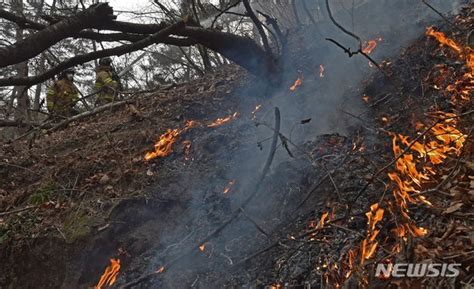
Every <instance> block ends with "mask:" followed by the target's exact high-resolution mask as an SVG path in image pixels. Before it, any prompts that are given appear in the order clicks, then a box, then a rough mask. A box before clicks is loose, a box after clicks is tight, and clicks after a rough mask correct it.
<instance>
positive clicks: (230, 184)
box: [224, 180, 235, 194]
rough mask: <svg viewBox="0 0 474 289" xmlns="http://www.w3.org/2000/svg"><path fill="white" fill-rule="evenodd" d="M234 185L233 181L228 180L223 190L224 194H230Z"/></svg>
mask: <svg viewBox="0 0 474 289" xmlns="http://www.w3.org/2000/svg"><path fill="white" fill-rule="evenodd" d="M234 184H235V180H230V181H229V183H228V184H227V186H226V187H225V188H224V194H227V193H228V192H230V190H231V189H232V187H233V186H234Z"/></svg>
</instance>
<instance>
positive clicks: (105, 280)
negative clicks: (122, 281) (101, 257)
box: [94, 259, 120, 289]
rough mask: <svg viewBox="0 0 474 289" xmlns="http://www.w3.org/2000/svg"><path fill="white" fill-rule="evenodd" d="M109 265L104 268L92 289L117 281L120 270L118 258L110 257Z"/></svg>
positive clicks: (99, 288)
mask: <svg viewBox="0 0 474 289" xmlns="http://www.w3.org/2000/svg"><path fill="white" fill-rule="evenodd" d="M110 263H111V264H110V265H109V266H107V268H105V271H104V274H102V276H101V277H100V280H99V282H98V283H97V285H96V286H95V287H94V289H102V288H105V287H104V286H112V285H113V284H114V283H115V281H117V276H118V273H119V271H120V259H110Z"/></svg>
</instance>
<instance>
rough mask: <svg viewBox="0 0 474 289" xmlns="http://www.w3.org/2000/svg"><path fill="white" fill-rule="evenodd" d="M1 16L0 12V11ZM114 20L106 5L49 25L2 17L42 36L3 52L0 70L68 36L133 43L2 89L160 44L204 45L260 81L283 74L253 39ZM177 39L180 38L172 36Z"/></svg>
mask: <svg viewBox="0 0 474 289" xmlns="http://www.w3.org/2000/svg"><path fill="white" fill-rule="evenodd" d="M0 12H2V11H1V10H0ZM3 12H4V11H3ZM114 17H115V16H114V15H113V10H112V8H111V7H109V6H108V5H107V4H97V5H93V6H91V7H90V8H88V9H86V10H84V11H82V12H80V13H78V14H77V15H75V16H72V17H70V18H65V19H63V20H61V21H59V22H57V23H54V24H52V25H50V26H43V24H41V23H36V22H33V21H31V20H27V19H25V18H24V17H20V16H15V15H13V14H12V13H0V18H4V19H7V20H10V21H12V22H15V23H17V24H18V25H23V26H24V25H28V26H29V27H32V29H38V32H36V33H34V34H32V35H31V36H30V37H27V38H25V39H23V40H21V41H18V42H17V43H14V44H12V45H10V46H7V47H5V48H1V49H0V67H5V66H8V65H11V64H15V63H20V62H22V61H25V60H28V59H30V58H33V57H35V56H36V55H38V54H39V53H41V52H42V51H44V50H45V49H47V48H49V47H50V46H52V45H54V44H56V43H57V42H58V41H60V40H62V39H65V38H68V37H74V38H84V39H94V40H97V41H118V40H127V41H130V42H131V43H129V44H124V45H121V46H118V47H115V48H110V49H104V50H101V51H95V52H91V53H86V54H82V55H77V56H74V57H72V58H70V59H68V60H66V61H63V62H61V63H59V64H58V65H56V66H55V67H53V68H51V69H49V70H47V71H46V72H44V73H43V74H40V75H35V76H30V77H8V78H1V79H0V87H1V86H20V85H23V86H30V85H34V84H38V83H41V82H43V81H45V80H47V79H49V78H51V77H53V76H54V75H55V74H57V73H59V72H61V71H63V70H64V69H67V68H70V67H73V66H76V65H80V64H83V63H86V62H89V61H91V60H94V59H98V58H101V57H106V56H113V55H117V56H119V55H123V54H125V53H129V52H132V51H136V50H140V49H143V48H145V47H148V46H150V45H153V44H158V43H163V44H169V45H177V46H190V45H196V44H198V45H203V46H205V47H206V48H209V49H211V50H213V51H215V52H218V53H220V54H221V55H223V56H224V57H226V58H228V59H229V60H232V61H233V62H235V63H236V64H237V65H240V66H242V67H243V68H245V69H247V70H248V71H249V72H250V73H252V74H254V75H256V76H259V77H262V76H263V77H264V78H266V79H269V80H273V79H275V77H274V76H276V75H278V73H279V68H278V65H277V62H276V60H275V58H274V57H273V56H272V53H269V52H267V51H265V50H264V49H263V48H262V47H260V46H259V45H258V44H257V43H255V41H253V40H252V39H251V38H248V37H243V36H239V35H235V34H232V33H228V32H221V31H218V30H214V29H205V28H202V27H196V26H186V23H185V21H180V22H179V23H183V25H181V24H179V25H177V24H167V23H164V22H163V23H160V24H136V23H127V22H120V21H113V20H112V19H113V18H114ZM25 23H26V24H25ZM43 27H44V28H43ZM41 28H42V29H41ZM89 28H95V29H107V30H112V31H119V32H121V33H111V34H103V33H97V32H92V31H87V30H85V29H89ZM173 35H174V36H177V37H173Z"/></svg>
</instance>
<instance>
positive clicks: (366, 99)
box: [362, 94, 370, 103]
mask: <svg viewBox="0 0 474 289" xmlns="http://www.w3.org/2000/svg"><path fill="white" fill-rule="evenodd" d="M369 99H370V98H369V97H368V96H367V95H365V94H364V96H362V100H364V101H365V102H366V103H369Z"/></svg>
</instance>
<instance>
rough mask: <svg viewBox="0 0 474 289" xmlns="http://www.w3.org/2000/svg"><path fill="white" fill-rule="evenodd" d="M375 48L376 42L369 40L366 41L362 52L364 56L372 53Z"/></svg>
mask: <svg viewBox="0 0 474 289" xmlns="http://www.w3.org/2000/svg"><path fill="white" fill-rule="evenodd" d="M375 47H377V41H375V40H369V41H367V43H366V45H365V46H364V48H362V52H364V53H365V54H370V53H372V51H374V49H375Z"/></svg>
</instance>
